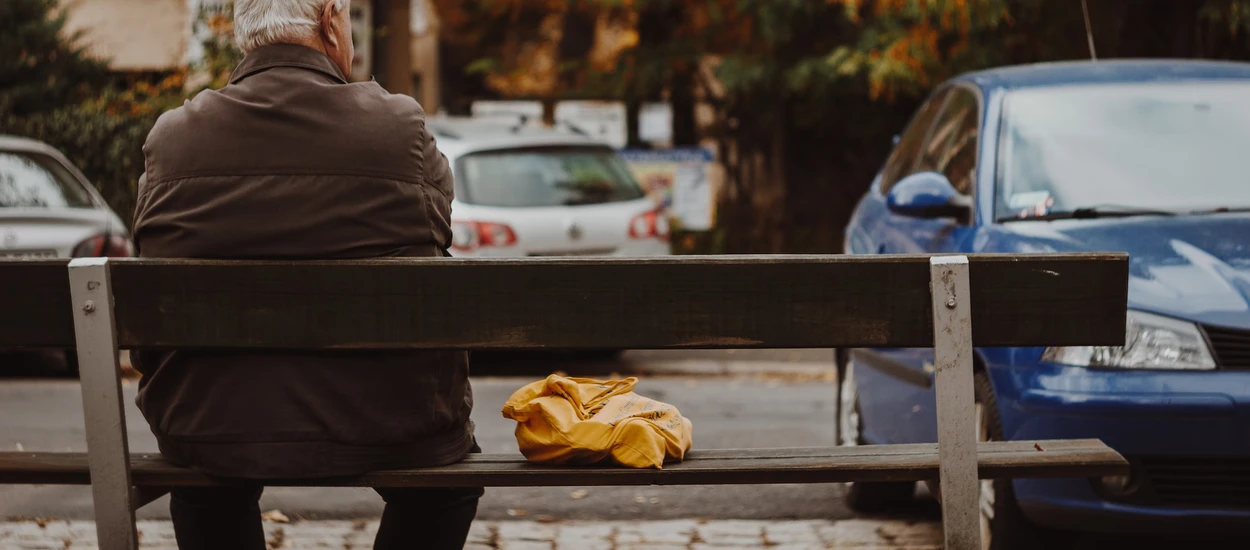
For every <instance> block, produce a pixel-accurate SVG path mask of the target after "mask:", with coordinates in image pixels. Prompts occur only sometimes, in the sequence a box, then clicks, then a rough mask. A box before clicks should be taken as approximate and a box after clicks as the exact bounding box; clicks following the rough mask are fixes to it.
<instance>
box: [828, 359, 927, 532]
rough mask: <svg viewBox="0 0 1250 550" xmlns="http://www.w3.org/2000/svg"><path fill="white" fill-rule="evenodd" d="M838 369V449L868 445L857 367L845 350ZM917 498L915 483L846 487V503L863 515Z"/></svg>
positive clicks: (860, 483)
mask: <svg viewBox="0 0 1250 550" xmlns="http://www.w3.org/2000/svg"><path fill="white" fill-rule="evenodd" d="M835 357H836V362H837V369H838V380H837V383H838V392H837V394H838V395H837V397H838V401H837V408H838V409H837V410H838V418H837V422H838V426H837V431H836V433H837V434H838V438H839V441H838V445H839V446H854V445H863V444H865V441H864V436H863V433H864V431H863V425H862V424H861V423H860V418H861V417H860V407H859V392H858V391H857V390H856V387H855V365H854V363H853V362H852V361H851V360H850V357H849V356H848V354H847V353H846V352H845V350H838V352H837V353H836V354H835ZM915 495H916V484H915V483H913V482H910V481H908V482H863V481H855V482H851V483H848V484H847V488H846V495H845V497H844V498H845V501H846V505H847V507H849V508H850V509H852V510H854V511H856V512H860V513H864V514H888V513H891V512H897V511H899V510H900V509H902V508H906V507H907V506H908V505H909V504H910V503H911V502H912V501H913V500H914V499H915Z"/></svg>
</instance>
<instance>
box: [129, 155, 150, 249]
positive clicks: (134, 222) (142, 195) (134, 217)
mask: <svg viewBox="0 0 1250 550" xmlns="http://www.w3.org/2000/svg"><path fill="white" fill-rule="evenodd" d="M135 189H136V190H137V192H136V194H135V211H134V212H132V213H131V215H130V238H131V240H132V241H134V245H135V256H142V255H143V253H142V252H141V251H140V246H141V245H140V244H139V237H140V235H139V233H140V228H141V227H142V225H143V211H144V210H145V206H144V203H145V202H146V199H147V190H148V173H147V172H146V171H145V172H143V173H142V174H140V175H139V183H138V185H136V186H135Z"/></svg>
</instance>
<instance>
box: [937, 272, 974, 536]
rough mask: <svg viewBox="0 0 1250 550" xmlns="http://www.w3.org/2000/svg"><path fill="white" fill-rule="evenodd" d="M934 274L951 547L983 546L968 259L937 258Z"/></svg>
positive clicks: (943, 492) (945, 519)
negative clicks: (973, 384)
mask: <svg viewBox="0 0 1250 550" xmlns="http://www.w3.org/2000/svg"><path fill="white" fill-rule="evenodd" d="M929 276H930V280H929V284H930V287H931V288H932V294H933V301H932V303H933V357H934V359H933V363H934V366H935V369H934V371H935V372H934V382H935V385H936V386H937V388H936V391H937V397H936V401H937V428H938V458H939V462H940V464H941V466H940V474H939V476H938V478H939V487H940V490H939V491H938V495H939V498H940V499H941V501H942V532H943V534H944V535H945V537H946V546H945V548H946V549H947V550H979V549H980V548H981V525H980V519H981V508H980V496H981V483H980V482H979V481H978V480H977V470H978V464H977V432H976V422H977V418H976V412H975V408H974V407H975V399H974V396H973V393H972V392H973V389H972V330H973V327H974V326H976V324H974V323H973V322H972V318H971V317H970V313H971V308H970V307H969V303H968V297H969V295H970V294H971V293H970V292H969V288H968V286H969V285H968V258H967V256H943V257H938V258H933V259H932V260H931V261H930V264H929ZM977 324H979V323H977Z"/></svg>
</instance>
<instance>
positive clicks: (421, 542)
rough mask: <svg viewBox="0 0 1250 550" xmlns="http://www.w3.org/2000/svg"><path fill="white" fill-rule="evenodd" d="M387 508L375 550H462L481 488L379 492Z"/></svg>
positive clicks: (421, 488) (383, 513) (385, 490)
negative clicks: (414, 549) (420, 549)
mask: <svg viewBox="0 0 1250 550" xmlns="http://www.w3.org/2000/svg"><path fill="white" fill-rule="evenodd" d="M375 490H376V491H377V492H378V494H380V495H382V500H385V501H386V508H385V509H384V510H383V512H382V524H381V525H380V526H379V527H378V536H377V538H376V539H374V542H373V549H374V550H400V549H404V550H408V549H411V548H422V549H426V550H461V549H463V548H464V543H465V540H466V539H468V538H469V527H470V526H471V525H472V524H473V518H474V517H476V516H477V501H478V499H479V498H480V497H481V496H482V494H483V491H482V489H481V488H480V487H463V488H460V487H407V488H390V489H386V488H377V489H375Z"/></svg>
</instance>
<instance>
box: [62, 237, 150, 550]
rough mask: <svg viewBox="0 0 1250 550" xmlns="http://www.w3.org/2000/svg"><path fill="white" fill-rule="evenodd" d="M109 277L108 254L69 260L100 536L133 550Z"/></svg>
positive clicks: (113, 547) (109, 545) (114, 546)
mask: <svg viewBox="0 0 1250 550" xmlns="http://www.w3.org/2000/svg"><path fill="white" fill-rule="evenodd" d="M109 282H110V277H109V269H108V258H79V259H75V260H73V261H72V262H70V264H69V285H68V286H69V291H70V299H71V300H72V306H71V307H70V311H71V312H72V313H71V315H72V316H73V319H74V333H75V337H76V339H77V343H78V346H77V347H78V365H79V373H80V378H81V379H82V409H83V418H84V420H85V424H86V427H87V451H88V454H87V457H88V466H89V468H90V470H91V479H92V481H93V482H92V484H91V497H92V498H91V501H92V503H93V505H94V508H95V521H96V540H98V541H99V545H100V550H134V549H136V548H138V547H139V538H138V530H137V529H136V528H135V509H134V502H133V500H132V499H131V497H132V496H133V495H132V494H131V490H132V488H133V486H132V485H131V483H130V447H129V444H128V441H127V439H126V412H125V409H124V408H123V407H122V380H121V365H119V364H118V356H117V328H116V327H115V326H114V323H113V320H114V319H113V294H112V287H111V286H110V284H109Z"/></svg>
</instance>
